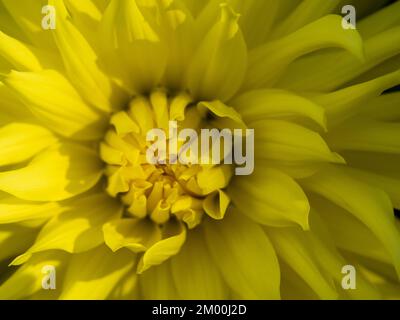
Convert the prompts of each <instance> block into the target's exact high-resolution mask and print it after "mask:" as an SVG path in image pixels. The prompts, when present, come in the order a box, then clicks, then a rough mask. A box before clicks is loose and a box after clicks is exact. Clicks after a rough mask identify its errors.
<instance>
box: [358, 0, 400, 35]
mask: <svg viewBox="0 0 400 320" xmlns="http://www.w3.org/2000/svg"><path fill="white" fill-rule="evenodd" d="M358 1H359V2H361V3H360V4H359V5H361V4H362V2H363V3H365V1H364V0H362V1H360V0H358ZM374 3H376V1H374ZM359 5H358V6H357V8H358V9H360V6H359ZM369 7H371V5H370V6H369ZM399 10H400V3H399V2H393V3H392V4H390V5H388V6H386V7H384V8H381V9H380V10H376V11H375V12H374V13H373V14H371V15H369V16H368V17H366V18H364V19H362V20H361V21H360V22H359V23H358V26H357V28H358V29H359V30H360V33H361V35H362V36H363V38H365V39H368V38H371V37H373V36H375V35H377V34H379V33H381V32H383V31H385V30H388V29H390V28H392V27H394V26H396V25H398V23H399V22H400V17H399V15H398V14H397V12H399Z"/></svg>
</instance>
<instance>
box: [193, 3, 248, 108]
mask: <svg viewBox="0 0 400 320" xmlns="http://www.w3.org/2000/svg"><path fill="white" fill-rule="evenodd" d="M221 8H222V13H221V18H220V20H219V21H218V22H217V23H216V24H215V25H214V26H213V27H212V28H211V30H210V31H209V32H208V34H207V35H206V36H205V38H204V39H203V41H202V42H201V44H200V45H199V48H198V49H197V52H196V53H195V55H194V57H193V59H192V63H191V65H190V67H189V69H188V87H189V89H190V91H191V93H192V94H193V95H194V96H195V97H196V98H197V99H198V100H213V99H217V98H219V99H220V100H221V101H223V102H225V101H226V100H228V99H229V98H231V97H232V96H233V95H234V94H235V93H236V91H237V90H238V89H239V87H240V85H241V83H242V81H243V77H244V73H245V69H246V65H247V49H246V44H245V41H244V39H243V36H242V34H241V31H240V29H239V25H238V23H237V20H238V15H237V14H235V13H234V12H233V11H232V9H231V8H229V7H228V6H227V5H226V4H225V5H221Z"/></svg>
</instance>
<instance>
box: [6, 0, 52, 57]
mask: <svg viewBox="0 0 400 320" xmlns="http://www.w3.org/2000/svg"><path fill="white" fill-rule="evenodd" d="M2 2H3V4H4V6H5V7H6V9H7V11H8V12H9V13H10V15H11V16H12V18H13V20H14V21H15V22H16V23H17V24H18V26H19V27H20V28H21V30H22V31H23V32H24V34H25V36H26V37H27V38H28V39H29V40H31V42H33V44H35V45H36V46H37V47H42V48H48V49H51V50H53V49H55V45H54V41H53V38H52V36H51V33H50V32H48V30H44V29H43V28H42V23H41V22H42V19H43V18H44V15H43V14H42V8H43V6H45V5H46V4H47V1H45V0H38V1H31V0H21V1H19V2H18V3H17V2H16V1H13V0H3V1H2Z"/></svg>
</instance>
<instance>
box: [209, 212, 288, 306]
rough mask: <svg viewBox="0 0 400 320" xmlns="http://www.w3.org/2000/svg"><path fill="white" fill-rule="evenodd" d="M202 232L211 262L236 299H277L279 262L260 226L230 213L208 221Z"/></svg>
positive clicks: (278, 293)
mask: <svg viewBox="0 0 400 320" xmlns="http://www.w3.org/2000/svg"><path fill="white" fill-rule="evenodd" d="M204 230H205V235H206V240H207V244H208V248H209V250H210V252H211V255H212V256H213V258H214V262H215V263H216V264H217V266H218V268H219V269H220V272H221V274H222V276H223V278H224V279H225V281H226V282H227V283H228V285H229V286H230V287H231V288H232V290H233V291H234V292H235V293H236V294H237V295H238V296H239V297H241V298H243V299H279V296H280V292H279V282H280V273H279V265H278V260H277V258H276V255H275V251H274V249H273V247H272V245H271V243H270V241H269V240H268V238H267V236H266V235H265V233H264V232H263V230H262V229H261V227H259V226H258V225H257V224H255V223H254V222H252V221H251V220H249V219H247V218H246V217H244V216H242V215H241V214H239V213H237V212H234V211H231V212H229V213H228V214H227V215H226V217H225V219H224V220H223V221H222V222H216V221H211V222H208V223H207V224H206V225H205V226H204ZM250 248H251V249H250Z"/></svg>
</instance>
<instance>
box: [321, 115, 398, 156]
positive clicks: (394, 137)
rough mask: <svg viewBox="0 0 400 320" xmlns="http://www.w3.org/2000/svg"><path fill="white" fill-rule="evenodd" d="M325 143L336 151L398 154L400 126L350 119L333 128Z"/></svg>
mask: <svg viewBox="0 0 400 320" xmlns="http://www.w3.org/2000/svg"><path fill="white" fill-rule="evenodd" d="M327 141H328V143H329V145H330V146H332V148H334V149H336V150H354V151H372V152H384V153H394V154H399V153H400V124H399V123H385V122H381V121H376V120H369V119H358V120H357V121H355V120H352V119H350V120H349V121H347V122H345V123H343V124H342V125H340V126H338V127H337V128H335V130H334V131H331V132H330V133H329V134H328V136H327Z"/></svg>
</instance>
